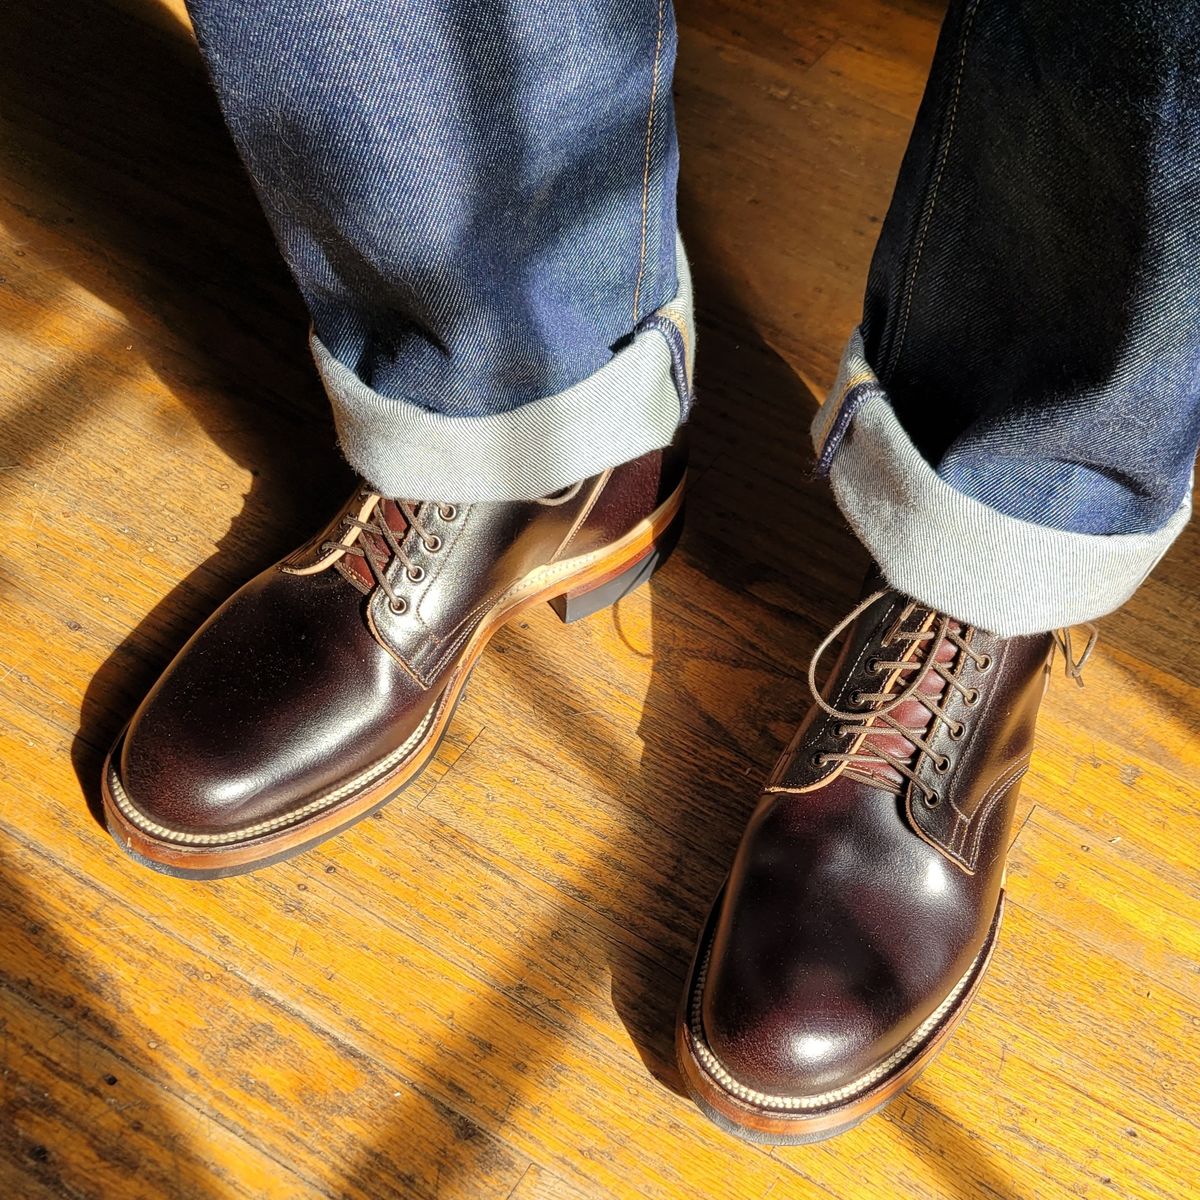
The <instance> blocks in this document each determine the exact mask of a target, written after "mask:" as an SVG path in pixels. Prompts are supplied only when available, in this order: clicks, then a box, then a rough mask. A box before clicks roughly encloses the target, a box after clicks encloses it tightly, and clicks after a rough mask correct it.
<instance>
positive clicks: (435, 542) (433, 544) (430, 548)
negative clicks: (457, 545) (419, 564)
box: [424, 533, 442, 554]
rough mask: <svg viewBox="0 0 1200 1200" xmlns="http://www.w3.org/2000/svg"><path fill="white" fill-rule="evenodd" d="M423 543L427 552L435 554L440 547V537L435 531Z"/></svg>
mask: <svg viewBox="0 0 1200 1200" xmlns="http://www.w3.org/2000/svg"><path fill="white" fill-rule="evenodd" d="M424 545H425V551H426V553H427V554H436V553H437V552H438V551H439V550H440V549H441V548H442V539H441V538H440V537H438V535H437V534H436V533H435V534H434V535H433V537H431V538H429V539H428V540H427V541H426V542H425V543H424Z"/></svg>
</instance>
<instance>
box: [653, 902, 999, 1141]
mask: <svg viewBox="0 0 1200 1200" xmlns="http://www.w3.org/2000/svg"><path fill="white" fill-rule="evenodd" d="M719 907H720V900H719V898H718V902H717V904H715V905H714V906H713V913H714V915H715V913H716V912H717V910H718V909H719ZM1003 913H1004V893H1003V892H1001V894H1000V901H999V904H998V905H997V908H996V915H995V916H994V917H993V918H992V925H991V928H990V930H989V931H988V938H987V941H986V942H985V944H984V946H983V948H982V950H981V951H980V952H979V955H978V956H977V957H976V959H975V961H974V962H973V963H972V964H971V967H970V969H969V970H968V971H967V973H966V975H965V976H964V977H963V979H962V980H960V982H959V984H958V985H956V988H955V989H954V990H953V991H952V992H951V995H954V992H955V991H956V992H957V993H958V994H957V996H956V998H955V1000H954V1002H953V1004H952V1005H951V1006H950V1007H949V1008H948V1010H947V1011H946V1012H945V1013H944V1014H942V1015H941V1016H940V1017H939V1019H938V1021H937V1023H936V1025H935V1026H934V1028H932V1029H931V1030H930V1031H929V1032H928V1034H927V1035H926V1036H925V1037H924V1038H923V1039H922V1040H921V1041H920V1042H919V1044H917V1045H915V1046H913V1047H912V1048H911V1050H909V1051H908V1052H907V1053H906V1054H904V1055H903V1056H902V1057H901V1058H900V1060H899V1061H898V1062H897V1063H896V1064H895V1066H894V1067H893V1068H892V1069H890V1070H888V1071H887V1072H886V1074H884V1075H883V1076H882V1077H881V1078H879V1079H878V1080H874V1081H872V1082H870V1083H869V1084H866V1085H864V1086H863V1087H862V1088H861V1089H859V1088H856V1087H855V1085H854V1084H850V1085H847V1087H846V1088H845V1089H841V1090H843V1091H845V1092H848V1093H849V1098H848V1099H846V1100H844V1101H841V1102H837V1101H835V1102H832V1103H829V1104H827V1105H823V1106H821V1107H818V1108H814V1109H810V1110H806V1111H796V1110H787V1109H784V1108H782V1107H779V1106H774V1105H771V1104H766V1103H755V1102H753V1101H749V1100H747V1099H744V1098H743V1097H742V1096H739V1095H738V1094H736V1093H735V1092H734V1091H733V1090H731V1088H730V1087H729V1086H728V1085H727V1084H725V1083H723V1082H722V1081H721V1080H720V1079H718V1078H717V1077H716V1076H715V1075H714V1074H713V1072H712V1070H710V1069H709V1068H708V1067H706V1066H705V1063H704V1061H703V1060H705V1059H707V1060H708V1061H709V1062H716V1061H718V1060H717V1057H716V1055H715V1054H714V1053H713V1051H712V1050H711V1048H709V1047H708V1045H707V1043H706V1042H705V1041H704V1031H703V1022H702V1020H701V1019H700V1009H699V995H700V989H701V988H702V986H703V982H704V969H705V966H706V963H707V955H708V951H709V947H710V945H711V935H712V918H710V922H709V925H708V926H707V927H706V929H705V932H704V935H703V936H702V937H701V940H700V945H699V946H698V947H697V950H696V957H695V959H694V961H693V963H692V969H691V971H690V972H689V975H688V986H687V990H686V991H685V992H684V995H683V1000H682V1002H681V1005H680V1010H679V1017H678V1020H677V1023H676V1032H675V1052H676V1057H677V1059H678V1062H679V1069H680V1073H681V1074H682V1076H683V1081H684V1086H685V1087H686V1088H687V1091H688V1094H689V1095H690V1096H691V1098H692V1100H693V1101H695V1103H696V1105H697V1107H698V1108H699V1109H700V1111H701V1112H703V1113H704V1115H705V1116H706V1117H708V1119H709V1120H710V1121H712V1122H713V1124H714V1125H716V1126H718V1127H719V1128H721V1129H723V1130H725V1131H726V1132H727V1133H732V1134H734V1135H735V1136H736V1137H739V1138H742V1139H743V1140H744V1141H749V1142H759V1143H764V1144H767V1145H776V1146H797V1145H807V1144H809V1143H812V1142H822V1141H825V1140H826V1139H828V1138H832V1137H836V1136H837V1135H838V1134H841V1133H845V1132H847V1131H848V1130H850V1129H853V1128H854V1127H855V1126H856V1125H858V1124H860V1123H861V1122H863V1121H865V1120H866V1119H867V1117H869V1116H871V1115H872V1114H873V1113H876V1112H878V1111H879V1110H880V1109H881V1108H883V1107H884V1106H885V1105H887V1104H888V1103H890V1102H891V1101H892V1100H894V1099H895V1098H896V1097H897V1096H898V1095H899V1094H900V1093H901V1092H903V1091H904V1090H905V1089H906V1088H908V1087H909V1086H911V1085H912V1084H913V1083H914V1082H915V1081H916V1079H917V1077H918V1076H919V1075H920V1074H921V1072H922V1071H923V1070H924V1069H925V1068H926V1067H927V1066H928V1065H929V1063H930V1062H931V1060H932V1059H933V1058H934V1057H935V1056H936V1055H937V1053H938V1052H939V1051H940V1050H941V1049H942V1047H943V1046H944V1045H945V1042H946V1039H947V1038H948V1037H949V1036H950V1034H951V1033H952V1032H953V1030H954V1028H955V1026H956V1025H957V1024H958V1022H959V1021H960V1020H961V1019H962V1017H963V1014H964V1013H965V1012H966V1011H967V1009H968V1008H969V1007H970V1004H971V1001H972V1000H973V999H974V998H975V993H976V992H977V991H978V990H979V985H980V983H981V982H982V981H983V977H984V975H985V974H986V972H987V967H988V963H989V962H990V961H991V957H992V952H993V950H994V949H995V946H996V938H997V935H998V932H999V929H1000V921H1001V918H1002V916H1003ZM742 1090H743V1091H746V1090H748V1089H742ZM801 1102H803V1101H801V1100H797V1101H796V1103H801Z"/></svg>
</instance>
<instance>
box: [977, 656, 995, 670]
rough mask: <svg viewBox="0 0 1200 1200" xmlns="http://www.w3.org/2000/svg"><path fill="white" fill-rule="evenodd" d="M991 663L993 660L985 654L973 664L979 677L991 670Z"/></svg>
mask: <svg viewBox="0 0 1200 1200" xmlns="http://www.w3.org/2000/svg"><path fill="white" fill-rule="evenodd" d="M993 661H994V660H993V659H992V656H991V655H990V654H985V655H983V657H982V658H980V659H979V660H978V661H977V662H976V663H975V669H976V670H977V671H978V672H979V673H980V675H982V674H983V673H984V672H985V671H990V670H991V669H992V662H993Z"/></svg>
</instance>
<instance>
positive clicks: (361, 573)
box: [341, 500, 408, 588]
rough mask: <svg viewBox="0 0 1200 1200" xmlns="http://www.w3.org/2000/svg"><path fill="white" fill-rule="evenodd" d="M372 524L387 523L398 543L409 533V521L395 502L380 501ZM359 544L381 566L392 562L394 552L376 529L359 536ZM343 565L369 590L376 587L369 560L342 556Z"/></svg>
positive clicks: (369, 529)
mask: <svg viewBox="0 0 1200 1200" xmlns="http://www.w3.org/2000/svg"><path fill="white" fill-rule="evenodd" d="M368 519H369V520H370V521H371V523H372V524H374V522H376V521H378V520H383V521H384V522H386V524H387V526H388V528H389V529H390V530H391V531H392V533H393V534H395V537H396V541H398V542H402V541H403V540H404V538H405V535H406V534H407V533H408V521H407V520H406V519H405V516H404V514H403V513H402V512H401V511H400V509H399V507H398V506H397V504H396V502H395V501H394V500H380V501H379V502H378V503H377V504H376V505H375V508H374V509H373V510H372V513H371V516H370V517H369V518H368ZM358 544H359V545H360V546H361V547H362V548H363V549H364V550H365V551H366V552H367V553H368V554H369V555H371V557H372V558H374V560H375V561H376V562H377V563H379V564H380V565H384V564H386V563H388V562H390V561H391V557H392V551H391V549H390V547H389V546H388V544H387V542H386V541H385V540H384V537H383V534H382V533H379V532H378V531H377V530H376V529H374V528H368V529H364V530H363V531H362V533H360V534H359V535H358ZM341 561H342V564H343V566H344V568H345V569H346V570H348V571H349V572H350V573H351V574H352V575H353V576H354V577H355V578H356V579H359V580H361V581H362V583H363V585H364V586H365V587H367V588H373V587H374V586H375V576H374V575H373V574H372V573H371V568H370V567H369V566H367V560H366V559H365V558H360V557H359V556H358V555H357V554H346V555H343V556H342V560H341Z"/></svg>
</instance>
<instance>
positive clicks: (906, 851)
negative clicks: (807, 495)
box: [103, 446, 1053, 1142]
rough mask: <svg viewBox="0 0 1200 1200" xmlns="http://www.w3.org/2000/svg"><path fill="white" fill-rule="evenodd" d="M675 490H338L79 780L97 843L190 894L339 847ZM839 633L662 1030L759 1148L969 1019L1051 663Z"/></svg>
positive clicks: (940, 618) (635, 550)
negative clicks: (98, 791) (506, 629)
mask: <svg viewBox="0 0 1200 1200" xmlns="http://www.w3.org/2000/svg"><path fill="white" fill-rule="evenodd" d="M683 484H684V455H683V452H682V450H681V449H680V448H679V447H677V446H675V447H668V448H667V449H666V450H662V451H655V452H654V453H652V454H648V455H645V456H644V457H642V458H639V459H637V460H635V461H633V462H629V463H626V464H624V465H622V466H619V467H616V468H613V469H612V470H609V471H605V472H604V473H603V474H601V475H599V476H597V477H595V478H592V479H588V480H585V481H583V482H582V483H580V484H577V485H575V486H573V487H571V488H569V489H567V490H565V491H563V492H561V493H558V494H556V495H553V496H547V497H545V498H543V499H540V500H533V501H527V502H512V503H489V504H446V503H436V502H422V503H417V502H408V501H401V500H392V499H388V498H385V497H382V496H379V495H377V494H376V493H374V492H371V491H370V490H369V489H366V488H364V489H363V490H361V491H360V492H358V493H356V494H355V495H354V496H353V497H351V499H350V501H349V502H348V503H347V505H346V506H345V508H344V509H343V510H342V511H341V512H340V513H339V514H338V515H337V517H336V518H335V519H334V520H333V522H332V523H331V524H330V525H329V526H328V527H327V528H326V529H325V530H323V531H322V532H321V533H320V534H319V535H318V536H317V537H315V538H314V539H313V540H312V541H311V542H309V543H308V544H307V545H305V546H304V547H302V548H301V549H299V550H298V551H296V552H295V553H294V554H292V555H290V556H289V557H288V558H286V559H284V560H283V561H282V562H280V563H279V564H277V565H276V566H274V567H271V568H270V569H268V570H267V571H265V572H263V574H261V575H260V576H258V578H256V579H254V580H252V581H251V582H250V583H248V584H247V585H246V586H245V587H243V588H242V589H241V590H240V591H239V592H237V593H236V594H235V595H234V596H233V597H232V598H231V599H230V600H228V601H227V602H226V603H225V604H224V605H223V606H222V607H221V608H220V609H219V610H218V611H217V612H216V613H215V614H214V615H213V616H212V617H211V618H210V619H209V620H208V621H207V622H206V623H205V624H204V626H203V627H202V628H201V629H200V630H199V631H198V632H197V633H196V634H195V636H194V637H193V638H192V639H191V641H189V642H188V644H187V645H186V646H185V647H184V649H183V650H182V651H181V653H180V654H179V655H178V657H177V658H176V659H175V661H174V662H173V663H172V664H171V665H170V666H169V667H168V668H167V670H166V672H165V673H164V675H163V676H162V678H161V679H160V680H159V681H158V683H157V684H156V685H155V686H154V688H153V690H152V691H151V692H150V694H149V695H148V696H147V697H146V699H145V701H144V702H143V703H142V705H141V707H140V708H139V709H138V711H137V713H136V715H135V716H134V718H133V720H132V721H131V722H130V724H129V726H128V728H127V729H126V730H125V732H124V733H122V735H121V736H120V738H119V739H118V741H117V744H116V745H115V746H114V748H113V751H112V753H111V754H110V756H109V759H108V761H107V762H106V764H105V767H104V779H103V793H104V804H105V812H106V818H107V821H108V826H109V829H110V831H111V832H112V834H113V836H114V837H115V839H116V840H117V841H118V842H119V843H120V844H121V846H123V847H124V848H125V849H126V850H127V851H128V852H129V853H130V854H132V855H133V856H134V857H136V858H138V859H139V860H140V861H142V862H144V863H145V864H147V865H148V866H151V867H153V868H155V869H157V870H161V871H165V872H168V873H171V874H175V875H182V876H188V877H194V878H213V877H218V876H223V875H230V874H236V873H238V872H242V871H247V870H251V869H253V868H256V867H260V866H264V865H266V864H268V863H271V862H274V861H277V860H278V859H281V858H284V857H287V856H288V855H291V854H295V853H297V852H299V851H301V850H303V849H305V848H307V847H309V846H312V845H314V844H315V843H317V842H319V841H322V840H323V839H325V838H327V837H329V836H331V835H332V834H334V833H337V832H338V831H339V830H341V829H344V828H346V826H348V825H350V824H352V823H353V822H355V821H358V820H360V819H361V818H363V817H364V816H366V815H367V814H368V813H370V812H372V811H373V810H374V809H376V808H378V807H379V806H380V805H381V804H383V803H385V802H386V801H387V800H388V799H390V798H391V797H393V796H394V795H395V794H396V793H397V792H398V791H399V790H401V789H402V788H403V787H404V786H405V785H406V784H407V783H409V782H411V781H412V780H413V779H414V778H415V776H416V775H417V774H419V772H420V771H421V770H422V769H423V768H424V766H425V765H426V764H427V763H428V762H429V760H430V758H431V757H432V756H433V754H434V752H435V750H436V748H437V745H438V741H439V739H440V737H441V736H442V734H443V733H444V731H445V730H446V727H447V725H448V723H449V721H450V719H451V717H452V715H453V713H454V709H455V706H456V704H457V703H458V701H459V699H460V697H461V696H462V693H463V688H464V686H465V684H466V682H467V679H468V677H469V675H470V672H471V669H472V667H473V666H474V664H475V662H476V661H477V660H478V658H479V656H480V654H481V653H482V652H483V650H484V649H485V647H486V646H487V643H488V641H489V639H490V638H491V636H492V634H493V633H495V632H496V630H497V629H499V628H500V627H501V626H502V625H503V624H504V623H505V622H507V621H510V620H512V619H513V618H515V617H517V616H518V615H519V614H520V613H521V612H523V611H524V610H525V609H527V608H528V607H530V606H531V605H534V604H538V603H541V602H543V601H548V602H549V603H550V604H551V605H552V606H553V608H554V609H555V611H556V612H557V613H558V614H559V616H560V617H562V619H563V620H564V621H573V620H575V619H577V618H579V617H582V616H586V615H588V614H589V613H592V612H595V611H597V610H598V609H600V608H603V607H605V606H606V605H608V604H611V603H612V602H613V601H615V600H616V599H618V598H619V597H620V596H622V595H624V594H626V593H627V592H628V591H630V590H631V589H632V588H634V587H636V586H637V585H638V584H639V583H641V582H643V581H644V580H645V579H647V578H648V577H649V576H650V574H651V572H652V571H653V570H654V569H655V568H656V566H657V565H658V564H659V563H660V562H661V561H662V559H663V558H664V557H665V555H666V554H667V553H668V552H669V550H670V547H671V545H672V543H673V539H674V537H675V536H676V535H677V532H678V528H679V524H680V520H681V515H682V499H683ZM845 625H846V631H845V632H846V636H845V638H844V644H843V647H842V650H841V653H840V656H839V658H838V660H837V662H836V664H835V666H834V668H833V670H832V674H831V677H830V680H829V683H828V684H827V685H826V686H825V687H824V688H823V689H822V690H818V689H817V686H816V681H815V678H813V679H812V682H813V690H814V695H815V697H816V702H815V704H814V707H813V709H812V711H811V712H810V713H809V715H808V717H807V719H806V720H805V721H804V723H803V724H802V725H801V726H800V729H799V730H798V732H797V734H796V736H795V738H794V739H793V741H792V743H791V745H790V746H789V747H788V749H787V751H786V752H785V753H784V755H783V756H782V758H781V759H780V761H779V764H778V765H777V766H776V768H775V770H774V772H773V774H772V775H771V777H770V779H769V780H768V782H767V783H766V785H765V786H764V787H763V789H762V795H761V798H760V801H759V804H758V807H757V809H756V811H755V813H754V816H753V818H752V819H751V821H750V824H749V827H748V828H747V830H746V833H745V836H744V837H743V840H742V843H741V846H740V848H739V850H738V852H737V857H736V858H735V860H734V863H733V867H732V870H731V871H730V874H729V877H728V879H727V880H726V883H725V885H724V887H723V888H722V890H721V894H720V895H719V896H718V898H717V901H716V903H715V905H714V907H713V910H712V914H711V916H710V918H709V920H708V923H707V926H706V927H705V929H704V932H703V934H702V936H701V938H700V944H699V947H698V950H697V954H696V960H695V964H694V966H693V969H692V973H691V977H690V979H689V982H688V985H687V990H686V994H685V996H684V998H683V1003H682V1005H681V1010H680V1021H679V1027H678V1032H677V1044H678V1052H679V1059H680V1065H681V1068H682V1071H683V1075H684V1078H685V1080H686V1082H687V1086H688V1088H689V1090H690V1091H691V1093H692V1095H693V1097H694V1098H695V1099H696V1101H697V1103H698V1104H699V1105H700V1106H701V1108H702V1109H703V1110H704V1111H705V1112H706V1113H707V1114H708V1115H709V1116H710V1117H711V1118H712V1119H713V1120H714V1121H716V1122H717V1123H718V1124H720V1125H722V1126H723V1127H725V1128H727V1129H730V1130H732V1131H734V1132H737V1133H739V1134H741V1135H742V1136H745V1137H749V1138H753V1139H757V1140H763V1141H769V1142H799V1141H809V1140H816V1139H819V1138H823V1137H828V1136H830V1135H831V1134H834V1133H837V1132H839V1131H841V1130H843V1129H846V1128H849V1127H850V1126H852V1125H854V1124H855V1123H857V1122H858V1121H859V1120H861V1119H862V1118H863V1117H864V1116H866V1115H868V1114H869V1113H870V1112H872V1111H874V1110H875V1109H876V1108H878V1107H880V1106H881V1105H882V1104H884V1103H886V1102H887V1100H889V1099H890V1098H891V1097H892V1096H894V1095H895V1094H896V1093H897V1092H898V1091H900V1090H901V1089H902V1088H903V1087H904V1086H905V1085H906V1084H907V1083H909V1082H910V1081H911V1080H912V1079H913V1078H914V1076H915V1075H916V1074H917V1072H919V1071H920V1070H921V1068H922V1067H923V1066H924V1065H925V1064H926V1063H927V1062H928V1060H929V1058H930V1057H931V1056H932V1055H933V1054H934V1053H935V1052H936V1050H937V1049H938V1047H939V1046H940V1045H941V1044H942V1042H943V1041H944V1039H945V1038H946V1036H947V1035H948V1034H949V1032H950V1030H951V1029H952V1028H953V1027H954V1025H955V1023H956V1022H957V1021H958V1019H959V1018H960V1017H961V1015H962V1014H963V1012H964V1010H965V1009H966V1007H967V1005H968V1004H969V1003H970V1001H971V998H972V997H973V996H974V994H975V991H976V989H977V988H978V986H979V983H980V980H981V979H982V977H983V973H984V970H985V968H986V966H987V962H988V958H989V955H990V954H991V952H992V948H993V946H994V945H995V940H996V932H997V929H998V927H999V924H1000V917H1001V913H1002V910H1003V902H1004V901H1003V896H1004V893H1003V875H1004V862H1005V855H1006V852H1007V848H1008V842H1009V836H1010V829H1011V825H1012V818H1013V811H1014V805H1015V802H1016V797H1017V789H1018V787H1019V785H1020V781H1021V777H1022V775H1023V774H1024V772H1025V769H1026V767H1027V765H1028V762H1029V752H1030V745H1031V741H1032V738H1033V730H1034V722H1035V719H1036V715H1037V709H1038V704H1039V702H1040V700H1041V697H1042V693H1043V691H1044V689H1045V684H1046V679H1047V671H1048V665H1049V659H1050V655H1051V651H1052V648H1053V639H1052V636H1051V635H1049V634H1046V635H1038V636H1034V637H1013V638H1000V637H996V636H994V635H992V634H989V633H987V632H985V631H984V630H981V629H975V628H972V627H970V626H967V625H964V624H962V623H960V622H958V621H955V620H954V619H952V618H951V617H949V616H947V615H946V614H944V613H939V612H935V611H932V610H931V609H929V608H926V607H924V606H922V605H921V604H919V603H917V602H916V601H914V600H911V599H908V598H906V597H904V596H901V595H899V594H897V593H896V592H894V591H892V590H890V589H889V588H888V587H887V586H886V584H884V583H883V581H882V580H881V579H876V580H874V581H873V583H869V594H868V595H867V596H866V597H865V599H864V600H863V602H862V603H861V604H860V605H859V606H858V608H857V609H856V611H855V612H854V613H852V614H851V618H849V619H848V620H847V622H846V623H845ZM834 632H835V634H836V633H838V632H840V631H834ZM832 640H833V635H831V638H830V639H829V641H830V642H831V641H832ZM827 644H828V643H827Z"/></svg>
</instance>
